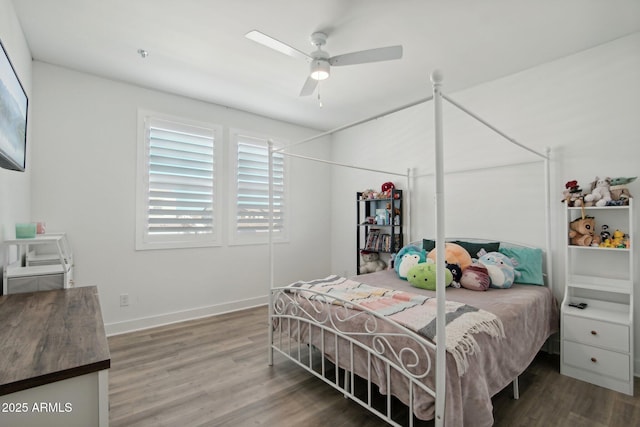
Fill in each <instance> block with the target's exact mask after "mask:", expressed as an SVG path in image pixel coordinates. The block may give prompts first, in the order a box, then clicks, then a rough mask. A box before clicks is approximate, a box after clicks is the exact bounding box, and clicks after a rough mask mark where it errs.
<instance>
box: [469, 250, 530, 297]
mask: <svg viewBox="0 0 640 427" xmlns="http://www.w3.org/2000/svg"><path fill="white" fill-rule="evenodd" d="M483 252H484V254H482V253H483ZM479 254H482V255H481V256H480V258H479V259H478V262H479V263H480V264H482V265H484V266H485V267H486V268H487V272H488V273H489V278H490V279H491V284H490V285H489V286H491V287H492V288H499V289H507V288H510V287H511V285H513V282H514V281H515V277H516V275H520V272H518V271H516V269H515V266H516V265H518V261H516V260H515V258H509V257H508V256H506V255H505V254H503V253H500V252H488V253H487V252H486V251H485V250H484V249H482V250H481V251H480V252H479Z"/></svg>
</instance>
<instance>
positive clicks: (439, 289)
mask: <svg viewBox="0 0 640 427" xmlns="http://www.w3.org/2000/svg"><path fill="white" fill-rule="evenodd" d="M431 83H432V84H433V105H434V114H435V149H436V150H435V167H436V177H435V204H436V298H437V300H438V305H437V317H436V337H437V338H436V340H437V342H438V345H437V346H436V413H435V425H436V427H442V426H444V421H445V416H444V414H445V400H446V399H445V397H446V390H445V388H446V367H447V360H446V353H445V350H446V346H445V343H446V331H445V326H446V325H445V323H446V321H445V316H446V313H445V307H444V305H445V300H446V296H445V287H446V285H445V280H444V275H445V271H444V270H445V268H446V266H445V252H444V250H445V249H444V247H445V245H444V235H445V230H444V221H445V218H444V166H443V165H444V152H443V141H442V94H441V92H440V86H441V85H442V73H441V72H440V71H438V70H435V71H433V72H432V73H431Z"/></svg>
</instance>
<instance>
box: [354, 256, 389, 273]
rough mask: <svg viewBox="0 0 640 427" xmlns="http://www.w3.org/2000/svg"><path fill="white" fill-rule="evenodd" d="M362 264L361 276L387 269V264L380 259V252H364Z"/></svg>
mask: <svg viewBox="0 0 640 427" xmlns="http://www.w3.org/2000/svg"><path fill="white" fill-rule="evenodd" d="M360 255H361V256H362V264H361V265H360V274H366V273H373V272H376V271H381V270H384V269H385V268H387V264H386V263H385V262H384V261H382V260H381V259H380V254H379V253H378V252H369V251H362V252H360Z"/></svg>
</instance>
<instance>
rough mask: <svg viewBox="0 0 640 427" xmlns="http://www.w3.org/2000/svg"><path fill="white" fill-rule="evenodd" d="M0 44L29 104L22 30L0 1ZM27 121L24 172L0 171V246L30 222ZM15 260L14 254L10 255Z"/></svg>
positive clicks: (3, 0) (26, 51)
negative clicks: (20, 225)
mask: <svg viewBox="0 0 640 427" xmlns="http://www.w3.org/2000/svg"><path fill="white" fill-rule="evenodd" d="M0 40H2V44H3V46H4V48H5V50H6V51H7V53H8V55H9V58H10V59H11V63H12V64H13V67H14V68H15V69H16V72H17V74H18V77H19V78H20V81H21V82H22V86H23V87H24V90H25V91H26V92H27V96H28V97H29V98H30V101H32V100H31V52H30V51H29V47H28V46H27V42H26V40H25V38H24V34H23V33H22V28H21V27H20V23H19V22H18V19H17V17H16V13H15V10H14V8H13V3H11V1H10V0H0ZM29 114H30V116H29V119H28V121H27V126H28V127H27V168H26V169H27V170H26V172H15V171H10V170H6V169H1V168H0V243H2V242H3V241H4V240H5V239H13V238H15V223H16V222H25V221H31V213H30V209H31V205H30V202H31V199H30V193H31V171H32V170H33V167H32V165H31V155H30V154H31V151H32V147H31V144H32V141H33V138H31V129H32V126H31V120H32V117H33V114H32V112H30V113H29ZM12 252H13V253H12V259H11V261H13V260H14V258H15V250H13V251H12ZM4 259H5V257H4V256H0V266H2V264H3V263H4Z"/></svg>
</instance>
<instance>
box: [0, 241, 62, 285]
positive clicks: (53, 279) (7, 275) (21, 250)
mask: <svg viewBox="0 0 640 427" xmlns="http://www.w3.org/2000/svg"><path fill="white" fill-rule="evenodd" d="M4 244H5V246H6V248H5V264H4V265H5V268H4V269H3V272H2V294H3V295H8V294H14V293H21V292H33V291H44V290H52V289H65V288H70V287H73V254H72V252H71V247H70V246H69V241H68V239H67V236H66V234H65V233H49V234H40V235H37V236H36V237H33V238H27V239H13V240H6V241H5V242H4ZM10 246H16V247H17V253H18V260H17V261H16V262H14V263H12V264H9V259H8V254H9V250H8V248H9V247H10Z"/></svg>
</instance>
